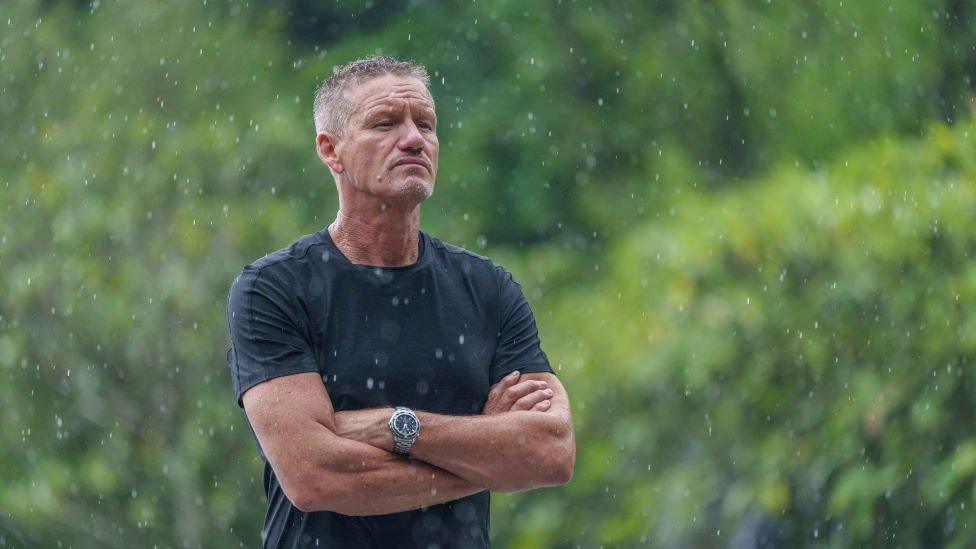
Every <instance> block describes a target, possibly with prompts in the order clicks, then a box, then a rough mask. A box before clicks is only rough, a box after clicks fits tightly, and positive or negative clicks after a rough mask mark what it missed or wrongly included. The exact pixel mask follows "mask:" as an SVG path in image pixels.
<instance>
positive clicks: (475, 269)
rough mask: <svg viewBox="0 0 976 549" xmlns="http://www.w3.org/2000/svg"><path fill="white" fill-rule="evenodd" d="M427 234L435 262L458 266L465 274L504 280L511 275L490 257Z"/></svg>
mask: <svg viewBox="0 0 976 549" xmlns="http://www.w3.org/2000/svg"><path fill="white" fill-rule="evenodd" d="M427 236H428V237H429V238H430V243H431V248H432V249H431V252H432V254H433V256H434V261H435V262H439V263H442V264H445V265H448V266H450V267H454V268H458V269H460V270H461V271H462V272H464V273H465V274H475V275H482V276H486V277H491V278H493V279H495V280H497V281H501V280H503V279H504V278H505V277H506V276H508V277H511V274H510V273H509V272H508V270H506V269H505V268H504V267H502V266H501V265H499V264H498V263H497V262H496V261H495V260H493V259H491V258H490V257H487V256H484V255H481V254H477V253H475V252H472V251H471V250H468V249H467V248H462V247H461V246H458V245H456V244H451V243H450V242H445V241H443V240H441V239H440V238H437V237H435V236H433V235H427Z"/></svg>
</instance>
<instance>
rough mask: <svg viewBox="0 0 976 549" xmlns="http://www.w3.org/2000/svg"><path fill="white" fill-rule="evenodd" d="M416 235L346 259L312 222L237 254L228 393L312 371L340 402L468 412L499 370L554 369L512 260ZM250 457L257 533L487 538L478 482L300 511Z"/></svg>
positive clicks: (477, 541)
mask: <svg viewBox="0 0 976 549" xmlns="http://www.w3.org/2000/svg"><path fill="white" fill-rule="evenodd" d="M419 248H420V250H419V257H418V259H417V262H416V263H414V264H412V265H407V266H403V267H372V266H366V265H355V264H353V263H350V261H349V260H348V259H347V258H346V257H345V256H344V255H343V254H342V252H341V251H340V250H339V249H338V248H337V247H336V245H335V243H334V242H333V240H332V237H331V236H330V235H329V231H328V230H327V229H322V230H321V231H319V232H317V233H315V234H311V235H306V236H303V237H302V238H300V239H298V240H297V241H296V242H294V243H293V244H292V245H291V246H289V247H288V248H285V249H282V250H279V251H277V252H274V253H272V254H269V255H267V256H265V257H263V258H261V259H259V260H257V261H255V262H253V263H250V264H248V265H246V266H245V267H244V269H243V270H242V271H241V273H240V274H239V275H238V276H237V278H236V279H235V280H234V282H233V284H232V285H231V288H230V295H229V300H228V306H227V317H228V323H229V328H230V336H231V347H230V349H229V350H228V352H227V362H228V365H229V366H230V370H231V378H232V379H233V382H234V391H235V393H236V396H237V402H238V405H241V406H243V405H242V403H241V396H242V395H243V394H244V392H245V391H247V390H248V389H249V388H251V387H253V386H254V385H257V384H258V383H261V382H263V381H267V380H269V379H272V378H275V377H278V376H284V375H288V374H295V373H300V372H318V373H319V374H321V376H322V380H323V381H324V382H325V386H326V389H327V390H328V392H329V396H330V398H331V399H332V403H333V406H334V408H335V411H337V412H339V411H343V410H358V409H362V408H372V407H377V406H407V407H409V408H413V409H416V410H425V411H428V412H434V413H440V414H452V415H471V414H480V413H481V410H482V408H483V407H484V404H485V401H486V399H487V397H488V389H489V388H490V386H491V385H493V384H495V383H496V382H498V381H499V380H500V379H501V378H502V377H504V376H505V375H506V374H508V373H509V372H512V371H514V370H519V371H521V372H526V373H527V372H552V368H551V367H550V366H549V360H548V358H547V357H546V354H545V353H544V352H543V351H542V349H541V347H540V344H539V336H538V331H537V329H536V323H535V319H534V317H533V315H532V311H531V309H530V308H529V305H528V303H527V302H526V300H525V297H524V295H523V294H522V290H521V287H520V286H519V284H518V283H517V282H515V281H514V280H513V279H512V275H511V273H510V272H508V271H507V270H505V269H504V268H503V267H501V266H499V265H497V264H495V263H494V262H493V261H491V260H490V259H488V258H486V257H482V256H480V255H477V254H474V253H472V252H469V251H467V250H465V249H463V248H459V247H457V246H453V245H451V244H447V243H444V242H441V241H440V240H438V239H437V238H433V237H431V236H429V235H428V234H427V233H425V232H424V231H420V243H419ZM421 429H422V427H421ZM259 451H260V446H259ZM261 457H262V458H263V459H264V486H265V492H266V496H267V498H268V513H267V516H266V517H265V522H264V528H263V529H262V531H261V537H262V539H263V541H264V545H265V547H289V548H291V547H343V548H354V547H419V548H428V547H439V548H441V549H446V548H448V547H488V546H489V537H488V525H489V495H488V492H487V491H483V492H480V493H477V494H473V495H470V496H467V497H464V498H461V499H457V500H454V501H450V502H446V503H442V504H438V505H432V506H429V507H427V508H424V509H417V510H413V511H406V512H402V513H393V514H389V515H376V516H366V517H354V516H346V515H341V514H339V513H333V512H327V511H324V512H313V513H304V512H302V511H300V510H298V509H297V508H296V507H295V506H294V505H292V504H291V502H290V501H289V500H288V498H287V497H286V496H285V494H284V492H283V491H282V489H281V486H280V485H279V483H278V480H277V478H276V477H275V473H274V471H273V470H272V468H271V466H270V464H269V463H268V461H267V459H266V458H265V456H264V453H263V451H262V452H261Z"/></svg>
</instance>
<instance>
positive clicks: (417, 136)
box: [397, 118, 424, 152]
mask: <svg viewBox="0 0 976 549" xmlns="http://www.w3.org/2000/svg"><path fill="white" fill-rule="evenodd" d="M402 127H403V133H402V134H401V135H400V140H399V141H398V142H397V147H398V148H399V149H400V150H402V151H414V152H420V151H421V150H423V148H424V135H423V134H422V133H420V128H418V127H417V124H415V123H414V121H413V119H411V118H407V120H405V121H404V124H403V126H402Z"/></svg>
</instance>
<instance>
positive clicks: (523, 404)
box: [512, 389, 552, 410]
mask: <svg viewBox="0 0 976 549" xmlns="http://www.w3.org/2000/svg"><path fill="white" fill-rule="evenodd" d="M550 398H552V389H542V390H539V391H533V392H531V393H529V394H527V395H525V396H524V397H522V398H520V399H518V400H516V401H515V404H513V405H512V410H531V409H532V407H533V406H535V405H536V404H538V403H540V402H542V401H544V400H548V399H550Z"/></svg>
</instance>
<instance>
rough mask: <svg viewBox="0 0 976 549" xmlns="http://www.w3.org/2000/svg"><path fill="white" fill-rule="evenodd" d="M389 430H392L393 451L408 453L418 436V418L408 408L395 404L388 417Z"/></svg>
mask: <svg viewBox="0 0 976 549" xmlns="http://www.w3.org/2000/svg"><path fill="white" fill-rule="evenodd" d="M390 431H393V451H394V452H396V453H398V454H403V455H410V448H411V447H412V446H413V443H414V441H416V440H417V437H419V436H420V420H419V419H417V414H415V413H413V410H411V409H410V408H405V407H403V406H397V408H396V410H394V411H393V415H392V416H391V417H390Z"/></svg>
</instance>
